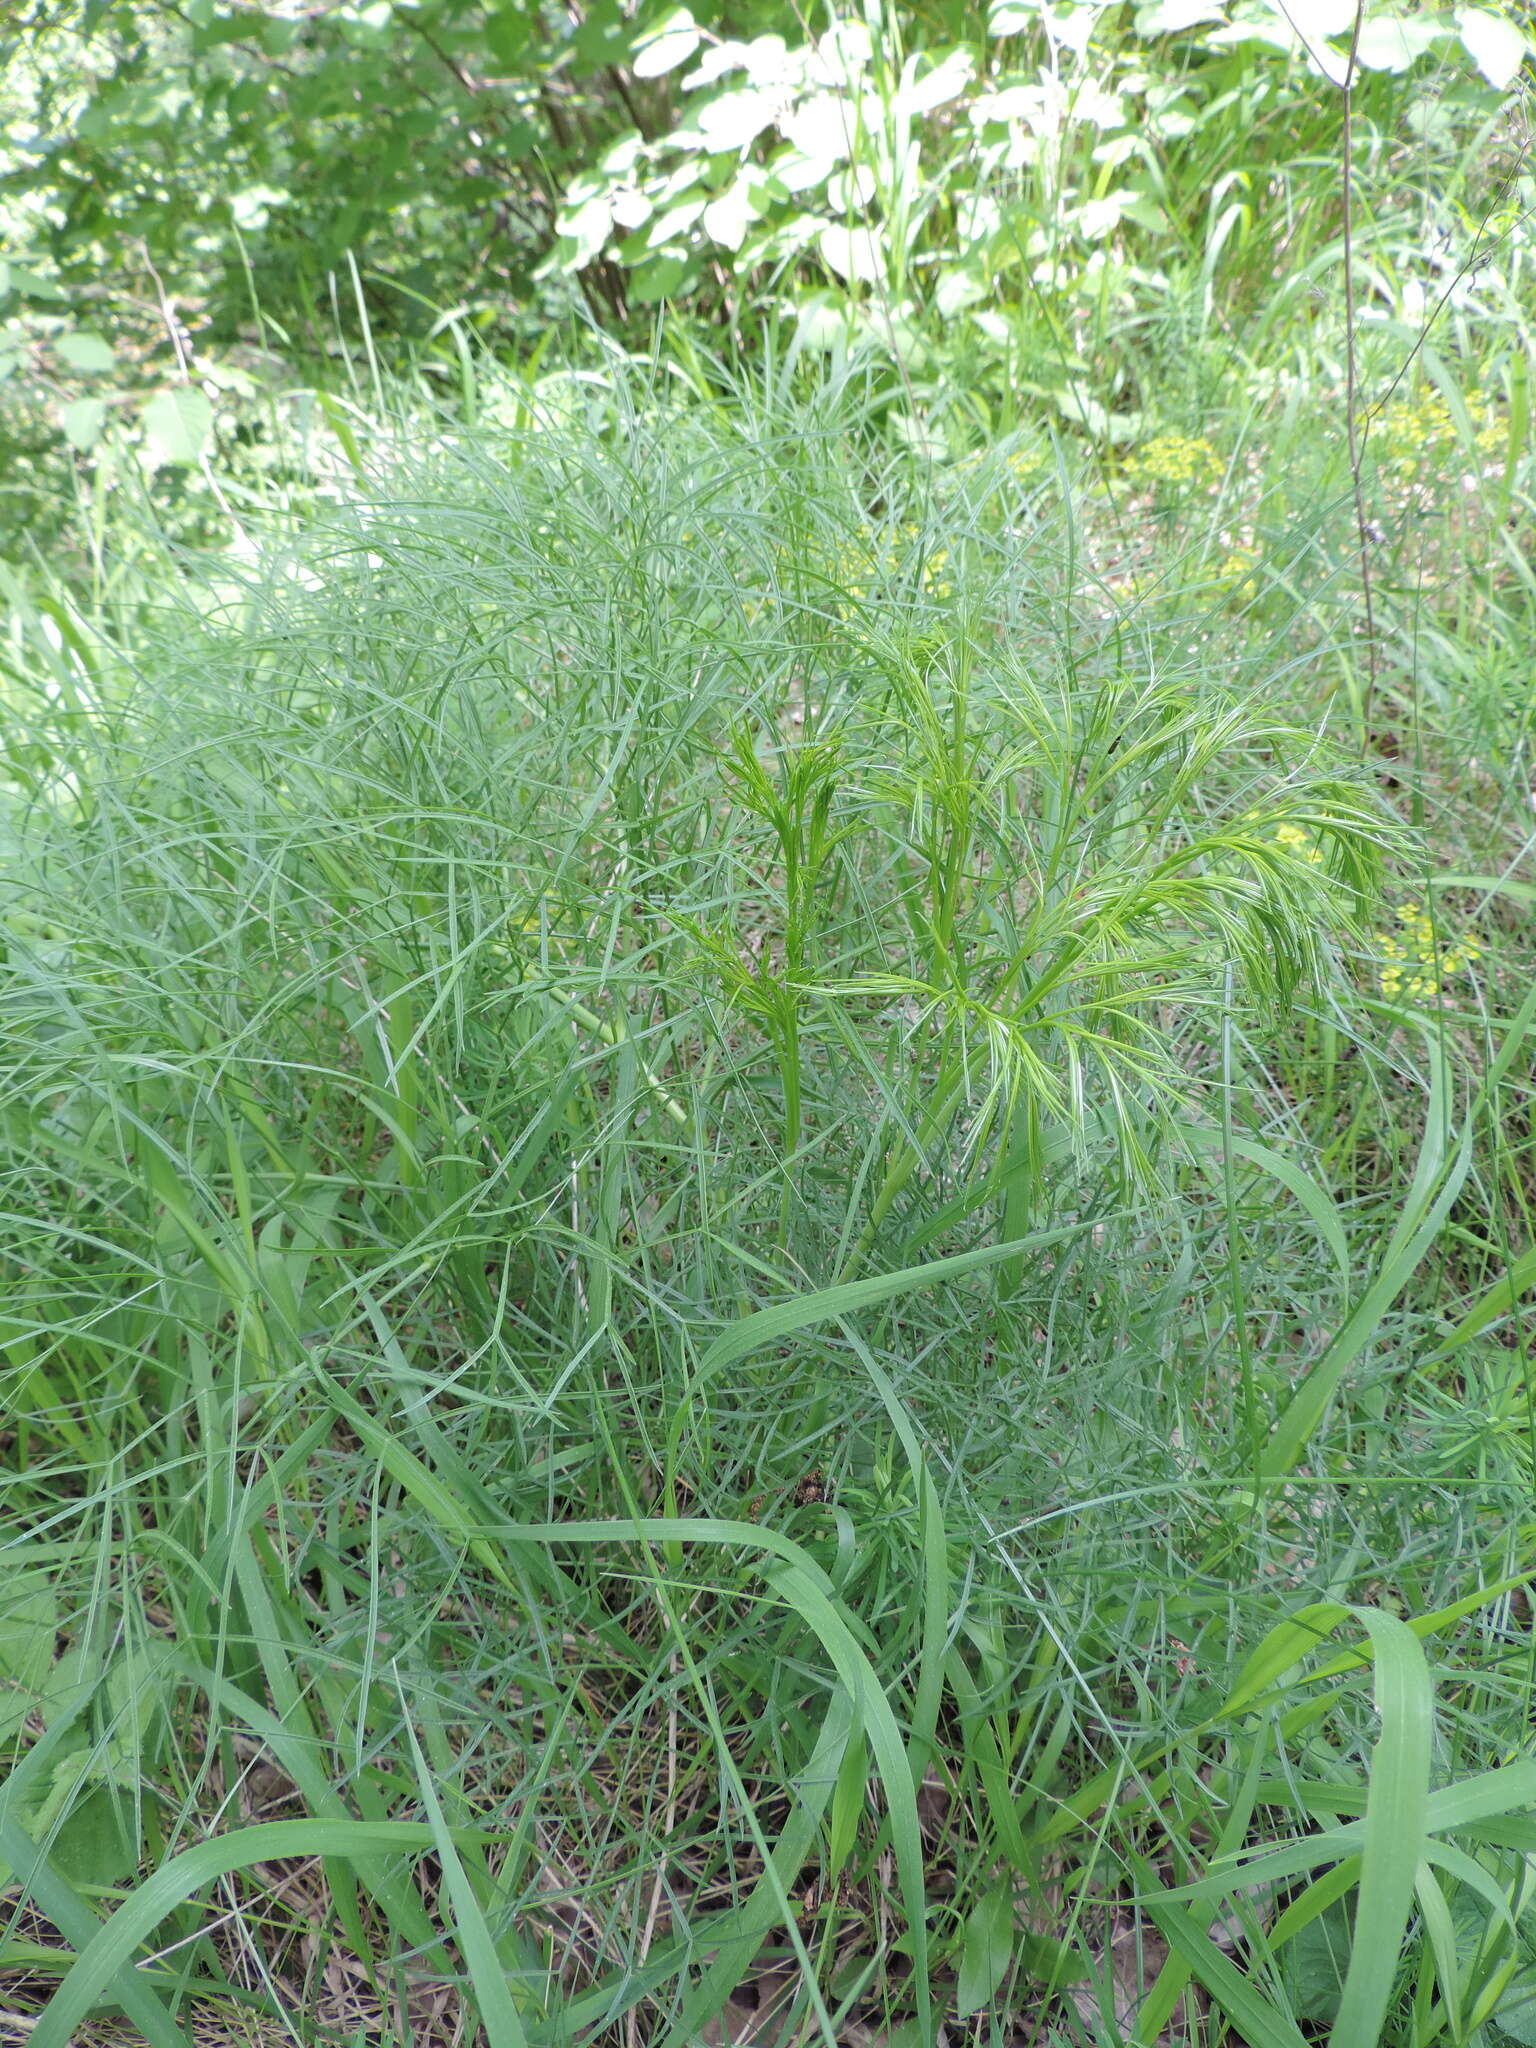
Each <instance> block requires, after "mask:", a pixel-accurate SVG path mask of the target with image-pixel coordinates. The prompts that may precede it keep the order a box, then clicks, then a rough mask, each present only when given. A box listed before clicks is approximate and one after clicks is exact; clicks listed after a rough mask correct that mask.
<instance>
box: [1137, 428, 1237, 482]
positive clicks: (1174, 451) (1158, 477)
mask: <svg viewBox="0 0 1536 2048" xmlns="http://www.w3.org/2000/svg"><path fill="white" fill-rule="evenodd" d="M1221 471H1222V462H1221V457H1220V456H1219V455H1218V454H1217V453H1216V450H1215V449H1214V448H1213V447H1212V446H1211V444H1210V442H1209V441H1206V440H1204V439H1201V440H1191V439H1190V437H1189V436H1188V435H1187V434H1158V435H1155V436H1154V438H1153V439H1152V440H1150V441H1144V442H1143V443H1142V445H1141V446H1140V447H1139V448H1138V449H1136V450H1135V452H1134V453H1133V454H1131V455H1128V456H1127V457H1126V462H1125V473H1126V475H1127V477H1129V479H1130V480H1131V482H1132V483H1133V484H1160V485H1162V486H1163V487H1164V488H1165V489H1169V490H1176V491H1200V490H1207V491H1208V490H1210V489H1211V488H1212V487H1213V486H1214V485H1216V484H1219V483H1220V482H1221Z"/></svg>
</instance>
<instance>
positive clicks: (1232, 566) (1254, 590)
mask: <svg viewBox="0 0 1536 2048" xmlns="http://www.w3.org/2000/svg"><path fill="white" fill-rule="evenodd" d="M1258 566H1259V551H1258V549H1257V548H1231V549H1229V550H1228V552H1227V554H1226V555H1225V556H1224V557H1223V559H1222V561H1221V564H1220V566H1219V567H1218V569H1217V571H1216V581H1217V584H1218V585H1219V587H1220V588H1221V589H1222V590H1224V591H1225V592H1226V594H1227V595H1228V597H1234V598H1237V599H1238V600H1239V601H1240V602H1241V603H1244V604H1246V603H1247V601H1248V599H1249V598H1251V597H1255V596H1257V594H1258V588H1259V586H1258V583H1257V581H1256V580H1255V577H1254V573H1253V572H1254V570H1255V569H1257V567H1258Z"/></svg>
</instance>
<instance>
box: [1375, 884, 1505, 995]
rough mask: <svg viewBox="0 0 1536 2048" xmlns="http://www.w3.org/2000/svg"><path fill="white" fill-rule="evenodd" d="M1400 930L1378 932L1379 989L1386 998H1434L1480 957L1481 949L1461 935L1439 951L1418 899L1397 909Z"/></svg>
mask: <svg viewBox="0 0 1536 2048" xmlns="http://www.w3.org/2000/svg"><path fill="white" fill-rule="evenodd" d="M1397 922H1398V924H1399V925H1400V926H1401V927H1402V929H1401V930H1400V931H1395V932H1378V933H1377V934H1376V942H1377V944H1378V945H1379V946H1380V947H1381V953H1382V967H1381V974H1380V980H1381V992H1382V994H1383V995H1384V996H1385V997H1386V998H1387V1000H1388V1002H1394V1003H1399V1002H1410V1003H1426V1002H1433V1001H1434V999H1435V998H1436V997H1437V996H1438V995H1439V994H1440V992H1441V989H1442V988H1443V987H1444V985H1445V983H1446V982H1447V981H1449V980H1450V979H1451V978H1452V976H1454V975H1457V974H1463V973H1465V972H1466V970H1467V968H1469V967H1470V966H1471V965H1472V963H1473V962H1474V961H1476V960H1481V958H1482V957H1483V949H1482V947H1481V946H1479V945H1478V943H1477V941H1476V940H1475V939H1472V938H1469V937H1467V936H1465V935H1463V937H1462V938H1460V939H1458V940H1457V942H1456V944H1455V945H1453V946H1447V947H1446V948H1445V950H1444V951H1443V952H1441V951H1439V950H1438V948H1437V945H1436V940H1435V924H1434V919H1433V918H1432V917H1431V916H1430V915H1429V913H1428V912H1427V911H1426V910H1425V909H1424V908H1423V907H1422V905H1420V904H1418V903H1404V904H1403V905H1402V906H1401V908H1400V909H1399V910H1398V912H1397Z"/></svg>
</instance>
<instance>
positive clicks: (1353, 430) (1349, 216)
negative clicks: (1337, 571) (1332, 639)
mask: <svg viewBox="0 0 1536 2048" xmlns="http://www.w3.org/2000/svg"><path fill="white" fill-rule="evenodd" d="M1364 23H1365V0H1355V25H1354V30H1353V32H1352V34H1351V35H1350V39H1349V63H1348V64H1347V65H1346V67H1345V71H1344V163H1343V178H1342V186H1341V196H1342V199H1343V207H1344V420H1345V429H1346V432H1347V433H1348V436H1349V475H1350V482H1351V484H1352V486H1353V491H1354V501H1355V539H1356V542H1357V544H1358V546H1359V550H1360V594H1361V596H1362V597H1363V598H1364V600H1365V660H1366V683H1365V703H1364V706H1363V709H1362V714H1361V721H1360V722H1361V725H1362V727H1363V728H1364V730H1365V732H1366V733H1369V731H1370V727H1371V706H1372V704H1373V702H1374V700H1375V696H1376V665H1377V649H1376V608H1375V601H1374V596H1373V593H1372V590H1371V528H1370V522H1369V520H1368V519H1367V518H1366V516H1365V487H1364V485H1363V484H1362V482H1361V478H1360V423H1359V420H1358V419H1357V417H1356V413H1357V409H1358V397H1359V394H1358V378H1357V369H1356V362H1355V73H1356V69H1357V66H1358V61H1359V55H1360V31H1361V28H1362V27H1363V26H1364Z"/></svg>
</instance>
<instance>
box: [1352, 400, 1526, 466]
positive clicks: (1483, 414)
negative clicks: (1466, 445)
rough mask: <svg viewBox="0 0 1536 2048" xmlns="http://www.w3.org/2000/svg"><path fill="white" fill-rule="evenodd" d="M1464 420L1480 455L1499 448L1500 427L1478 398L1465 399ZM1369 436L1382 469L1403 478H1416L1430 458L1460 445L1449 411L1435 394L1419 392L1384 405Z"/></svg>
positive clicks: (1447, 452) (1500, 445)
mask: <svg viewBox="0 0 1536 2048" xmlns="http://www.w3.org/2000/svg"><path fill="white" fill-rule="evenodd" d="M1467 417H1468V419H1469V420H1470V421H1471V422H1472V431H1473V439H1474V445H1475V447H1476V448H1477V450H1478V452H1479V453H1480V454H1483V455H1492V454H1494V453H1495V452H1496V451H1497V450H1498V449H1499V448H1500V447H1502V445H1503V442H1504V427H1503V425H1502V424H1501V422H1500V421H1499V420H1497V419H1496V418H1494V416H1493V415H1492V413H1491V412H1490V410H1489V408H1488V406H1487V405H1485V404H1484V403H1483V401H1482V400H1481V399H1478V398H1469V399H1468V400H1467ZM1373 436H1374V437H1376V440H1377V447H1378V450H1379V452H1380V454H1381V458H1382V461H1383V462H1384V464H1385V465H1386V467H1387V468H1389V469H1391V470H1394V471H1395V472H1396V473H1397V474H1398V475H1399V476H1404V477H1412V476H1417V475H1418V473H1419V471H1420V469H1422V468H1423V466H1424V464H1425V462H1426V461H1427V460H1429V459H1430V458H1431V457H1433V456H1437V455H1446V454H1449V453H1450V452H1451V450H1452V449H1454V448H1456V447H1458V446H1459V445H1460V444H1461V435H1460V433H1459V432H1458V430H1457V426H1456V422H1455V420H1454V419H1453V418H1452V417H1451V409H1450V407H1449V406H1448V405H1447V404H1446V402H1445V400H1444V399H1443V398H1442V397H1441V396H1440V394H1439V392H1438V391H1423V392H1420V393H1419V394H1418V396H1417V397H1415V398H1402V399H1398V400H1397V401H1396V402H1395V403H1394V404H1392V405H1389V406H1387V407H1386V409H1385V410H1384V411H1383V412H1381V413H1380V414H1379V415H1378V416H1377V418H1376V421H1375V425H1374V428H1373Z"/></svg>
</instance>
